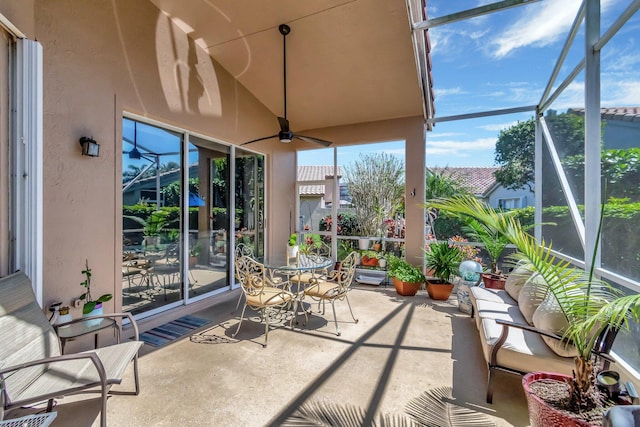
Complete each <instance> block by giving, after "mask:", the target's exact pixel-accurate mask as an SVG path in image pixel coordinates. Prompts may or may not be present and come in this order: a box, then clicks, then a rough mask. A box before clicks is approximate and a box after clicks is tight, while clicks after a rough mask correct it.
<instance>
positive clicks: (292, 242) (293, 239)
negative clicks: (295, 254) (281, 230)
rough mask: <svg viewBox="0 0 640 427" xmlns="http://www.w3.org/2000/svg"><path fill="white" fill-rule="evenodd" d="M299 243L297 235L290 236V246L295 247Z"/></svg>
mask: <svg viewBox="0 0 640 427" xmlns="http://www.w3.org/2000/svg"><path fill="white" fill-rule="evenodd" d="M297 243H298V235H297V234H296V233H293V234H291V236H289V246H295V245H296V244H297Z"/></svg>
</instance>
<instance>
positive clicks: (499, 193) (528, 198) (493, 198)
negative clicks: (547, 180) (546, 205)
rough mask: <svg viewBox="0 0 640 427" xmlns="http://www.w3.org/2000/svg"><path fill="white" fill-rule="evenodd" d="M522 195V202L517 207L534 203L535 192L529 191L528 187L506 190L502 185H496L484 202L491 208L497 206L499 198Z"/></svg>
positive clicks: (511, 197)
mask: <svg viewBox="0 0 640 427" xmlns="http://www.w3.org/2000/svg"><path fill="white" fill-rule="evenodd" d="M520 197H523V198H524V199H523V202H524V203H523V204H522V205H521V206H518V207H519V208H524V207H527V206H533V205H534V204H535V194H534V193H533V191H530V190H529V188H527V187H525V188H521V189H519V190H508V189H506V188H505V187H503V186H502V185H498V186H496V188H495V189H493V191H491V192H490V193H489V194H488V196H487V198H486V202H487V203H488V204H489V206H491V207H492V208H498V207H500V206H499V202H500V199H513V198H520Z"/></svg>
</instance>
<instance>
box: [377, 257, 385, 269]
mask: <svg viewBox="0 0 640 427" xmlns="http://www.w3.org/2000/svg"><path fill="white" fill-rule="evenodd" d="M378 266H379V267H380V268H385V267H386V266H387V260H386V259H384V258H380V259H379V260H378Z"/></svg>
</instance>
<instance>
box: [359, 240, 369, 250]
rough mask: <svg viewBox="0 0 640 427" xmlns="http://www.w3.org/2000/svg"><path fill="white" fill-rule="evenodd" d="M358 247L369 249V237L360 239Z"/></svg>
mask: <svg viewBox="0 0 640 427" xmlns="http://www.w3.org/2000/svg"><path fill="white" fill-rule="evenodd" d="M358 249H360V250H361V251H366V250H367V249H369V239H358Z"/></svg>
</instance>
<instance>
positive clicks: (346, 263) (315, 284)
mask: <svg viewBox="0 0 640 427" xmlns="http://www.w3.org/2000/svg"><path fill="white" fill-rule="evenodd" d="M356 254H357V253H356V252H355V251H354V252H351V253H350V254H349V255H347V256H346V257H345V259H343V260H342V261H341V262H340V267H339V268H338V269H336V270H332V271H330V272H329V273H328V274H327V277H326V278H325V279H317V278H312V279H311V282H310V284H309V286H307V287H306V288H305V290H304V295H305V296H308V297H310V298H311V299H312V300H315V301H318V302H319V303H320V302H322V312H321V314H322V315H324V313H325V302H327V301H330V302H331V308H332V309H333V321H334V323H335V325H336V335H338V336H340V329H339V328H338V318H337V316H336V307H335V303H336V301H342V300H343V299H344V300H346V301H347V305H348V306H349V312H350V313H351V318H353V321H354V322H355V323H358V319H356V318H355V316H354V315H353V310H352V309H351V304H350V303H349V298H348V296H347V294H348V293H349V290H350V289H351V284H352V283H353V278H354V276H355V273H356ZM305 319H306V320H307V321H308V313H307V312H306V311H305Z"/></svg>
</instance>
